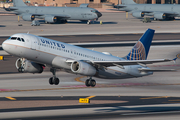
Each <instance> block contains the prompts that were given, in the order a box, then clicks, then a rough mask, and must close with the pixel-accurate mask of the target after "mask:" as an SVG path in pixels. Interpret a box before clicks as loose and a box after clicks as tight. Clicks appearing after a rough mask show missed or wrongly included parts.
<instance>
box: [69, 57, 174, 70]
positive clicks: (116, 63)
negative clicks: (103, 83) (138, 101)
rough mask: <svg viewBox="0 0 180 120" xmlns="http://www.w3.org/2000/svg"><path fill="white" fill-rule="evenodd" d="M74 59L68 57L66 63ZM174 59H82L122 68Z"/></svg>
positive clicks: (93, 63)
mask: <svg viewBox="0 0 180 120" xmlns="http://www.w3.org/2000/svg"><path fill="white" fill-rule="evenodd" d="M74 61H75V60H72V59H68V60H66V62H67V63H72V62H74ZM169 61H174V59H173V60H170V59H154V60H123V61H84V62H87V63H89V64H92V65H100V66H104V67H110V66H118V67H120V68H122V69H123V68H124V67H123V66H127V65H141V66H144V67H146V64H153V63H159V62H169Z"/></svg>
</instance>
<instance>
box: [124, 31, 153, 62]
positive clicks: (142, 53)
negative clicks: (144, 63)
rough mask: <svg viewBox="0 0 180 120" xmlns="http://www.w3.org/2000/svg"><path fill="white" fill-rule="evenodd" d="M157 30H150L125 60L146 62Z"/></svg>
mask: <svg viewBox="0 0 180 120" xmlns="http://www.w3.org/2000/svg"><path fill="white" fill-rule="evenodd" d="M154 32H155V30H152V29H148V30H147V31H146V32H145V33H144V34H143V35H142V37H141V38H140V39H139V40H138V42H137V43H136V44H135V45H134V47H133V48H132V50H131V51H130V52H129V54H128V55H127V56H125V59H127V60H146V59H147V56H148V53H149V48H150V46H151V42H152V39H153V36H154Z"/></svg>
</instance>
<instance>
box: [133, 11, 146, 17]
mask: <svg viewBox="0 0 180 120" xmlns="http://www.w3.org/2000/svg"><path fill="white" fill-rule="evenodd" d="M144 15H145V14H144V13H143V12H133V13H132V16H133V17H136V18H142V17H144Z"/></svg>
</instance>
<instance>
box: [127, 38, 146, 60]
mask: <svg viewBox="0 0 180 120" xmlns="http://www.w3.org/2000/svg"><path fill="white" fill-rule="evenodd" d="M126 59H127V60H145V59H146V51H145V48H144V45H143V44H142V43H141V42H140V41H138V42H137V43H136V45H135V46H134V47H133V49H132V50H131V51H130V52H129V54H128V55H127V56H126Z"/></svg>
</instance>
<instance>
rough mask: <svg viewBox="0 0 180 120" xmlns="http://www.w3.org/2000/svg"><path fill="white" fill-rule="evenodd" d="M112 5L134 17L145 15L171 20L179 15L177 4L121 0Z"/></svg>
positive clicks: (179, 8)
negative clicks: (117, 3)
mask: <svg viewBox="0 0 180 120" xmlns="http://www.w3.org/2000/svg"><path fill="white" fill-rule="evenodd" d="M114 7H115V8H118V10H120V11H126V12H130V13H132V16H133V17H136V18H142V17H144V16H145V15H147V16H154V18H155V19H159V20H163V19H167V20H173V19H175V17H180V5H177V4H136V3H135V2H134V1H133V0H122V4H119V5H116V6H114Z"/></svg>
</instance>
